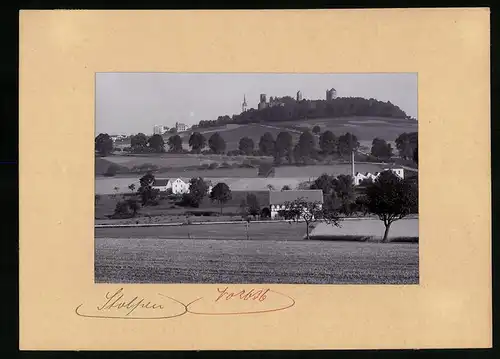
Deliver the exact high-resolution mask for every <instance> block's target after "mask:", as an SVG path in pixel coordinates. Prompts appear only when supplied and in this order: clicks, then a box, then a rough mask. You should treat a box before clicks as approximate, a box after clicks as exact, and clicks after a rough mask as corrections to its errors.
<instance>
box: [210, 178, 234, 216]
mask: <svg viewBox="0 0 500 359" xmlns="http://www.w3.org/2000/svg"><path fill="white" fill-rule="evenodd" d="M231 198H232V194H231V190H230V189H229V186H228V185H227V184H225V183H224V182H220V183H217V184H216V185H215V187H214V188H212V191H211V192H210V199H211V200H212V201H214V202H218V203H219V205H220V213H221V214H222V207H223V206H224V203H226V202H228V201H229V200H231Z"/></svg>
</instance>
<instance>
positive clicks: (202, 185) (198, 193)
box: [189, 177, 208, 207]
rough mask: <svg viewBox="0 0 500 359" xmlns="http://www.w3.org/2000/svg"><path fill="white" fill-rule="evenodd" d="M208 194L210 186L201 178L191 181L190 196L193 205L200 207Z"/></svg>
mask: <svg viewBox="0 0 500 359" xmlns="http://www.w3.org/2000/svg"><path fill="white" fill-rule="evenodd" d="M207 193H208V184H207V183H206V182H205V180H204V179H203V178H201V177H194V178H191V180H190V181H189V195H190V197H191V203H192V204H194V205H195V207H198V206H199V204H200V203H201V201H202V200H203V198H204V197H205V196H206V195H207Z"/></svg>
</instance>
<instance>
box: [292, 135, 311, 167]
mask: <svg viewBox="0 0 500 359" xmlns="http://www.w3.org/2000/svg"><path fill="white" fill-rule="evenodd" d="M314 148H315V140H314V135H313V134H312V133H311V132H309V131H304V132H302V134H301V135H300V137H299V142H298V143H297V145H296V146H295V148H294V150H293V157H294V158H295V161H296V162H303V161H304V160H305V159H306V158H309V157H310V156H311V155H312V154H313V151H314Z"/></svg>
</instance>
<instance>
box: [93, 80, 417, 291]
mask: <svg viewBox="0 0 500 359" xmlns="http://www.w3.org/2000/svg"><path fill="white" fill-rule="evenodd" d="M417 78H418V76H417V73H157V72H151V73H147V72H140V73H139V72H130V73H128V72H106V73H96V74H95V198H94V200H95V214H94V215H95V229H94V233H95V239H94V240H95V243H94V250H95V256H94V260H95V262H94V280H95V282H96V283H159V284H161V283H200V284H202V283H218V284H220V283H227V284H236V283H239V284H247V283H248V284H250V283H260V284H263V283H266V284H365V285H366V284H374V285H375V284H387V285H393V284H419V214H418V213H419V211H418V197H419V195H418V193H419V188H418V111H417V108H418V96H417V90H418V88H417Z"/></svg>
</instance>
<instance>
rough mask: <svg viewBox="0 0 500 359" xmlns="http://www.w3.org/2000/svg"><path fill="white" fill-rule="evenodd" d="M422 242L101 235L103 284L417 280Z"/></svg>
mask: <svg viewBox="0 0 500 359" xmlns="http://www.w3.org/2000/svg"><path fill="white" fill-rule="evenodd" d="M418 273H419V271H418V244H408V243H404V244H403V243H400V244H392V243H388V244H380V243H359V242H321V241H269V240H262V241H247V240H224V239H221V240H203V239H193V240H189V239H162V238H142V239H134V238H97V239H96V242H95V281H96V282H99V283H303V284H418V278H419V276H418Z"/></svg>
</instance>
